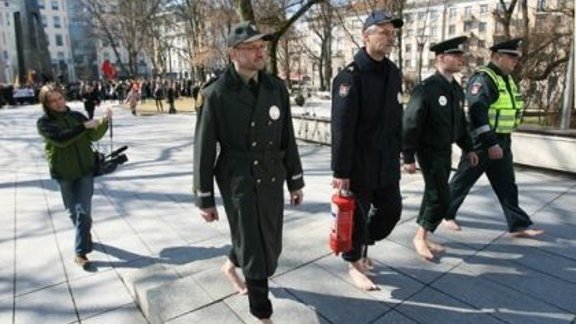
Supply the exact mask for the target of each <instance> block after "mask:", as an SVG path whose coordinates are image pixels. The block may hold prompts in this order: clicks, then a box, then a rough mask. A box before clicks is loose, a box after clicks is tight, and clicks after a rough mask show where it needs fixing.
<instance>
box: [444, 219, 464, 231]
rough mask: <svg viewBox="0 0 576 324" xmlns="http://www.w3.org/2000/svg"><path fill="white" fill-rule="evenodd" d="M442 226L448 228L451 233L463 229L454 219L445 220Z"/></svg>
mask: <svg viewBox="0 0 576 324" xmlns="http://www.w3.org/2000/svg"><path fill="white" fill-rule="evenodd" d="M442 226H444V227H446V228H447V229H449V230H451V231H460V230H461V229H462V228H461V227H460V224H458V222H456V220H454V219H443V220H442Z"/></svg>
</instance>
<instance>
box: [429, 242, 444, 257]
mask: <svg viewBox="0 0 576 324" xmlns="http://www.w3.org/2000/svg"><path fill="white" fill-rule="evenodd" d="M426 245H427V246H428V248H429V249H430V252H432V253H433V254H436V253H442V252H444V251H446V247H444V245H442V244H439V243H436V242H432V241H430V240H427V241H426Z"/></svg>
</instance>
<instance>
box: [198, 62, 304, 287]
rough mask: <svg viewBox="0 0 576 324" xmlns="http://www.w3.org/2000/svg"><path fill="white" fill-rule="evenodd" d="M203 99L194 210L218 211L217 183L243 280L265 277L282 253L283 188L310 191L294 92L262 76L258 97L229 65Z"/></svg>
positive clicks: (202, 92) (207, 89) (203, 91)
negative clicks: (292, 104) (298, 136)
mask: <svg viewBox="0 0 576 324" xmlns="http://www.w3.org/2000/svg"><path fill="white" fill-rule="evenodd" d="M200 96H201V99H199V100H203V104H202V109H201V113H200V114H199V116H198V120H197V124H196V136H195V147H194V189H195V195H196V204H197V206H198V207H200V208H208V207H213V206H215V201H214V188H213V178H214V177H216V181H217V183H218V187H219V189H220V193H221V195H222V198H223V202H224V208H225V210H226V214H227V217H228V221H229V223H230V231H231V236H232V244H233V249H234V252H235V254H236V257H237V259H238V262H239V264H240V266H241V267H242V269H243V272H244V275H245V276H246V277H248V278H252V279H264V278H267V277H269V276H271V275H272V274H273V273H274V271H275V269H276V267H277V260H278V256H279V255H280V251H281V249H282V221H283V206H284V192H283V184H284V182H287V185H288V189H289V190H290V191H294V190H298V189H301V188H302V187H304V181H303V173H302V166H301V163H300V157H299V155H298V148H297V146H296V141H295V137H294V130H293V126H292V116H291V112H290V105H289V98H288V92H287V90H286V87H285V85H284V83H283V82H282V81H281V80H279V79H277V78H276V77H273V76H271V75H269V74H265V73H263V72H260V73H259V74H258V95H257V97H256V96H255V95H254V94H253V92H251V90H250V88H249V86H248V85H247V84H245V82H244V81H243V80H242V79H241V78H240V76H239V75H238V74H237V73H236V71H235V69H234V67H233V66H232V65H231V66H229V67H228V68H227V70H226V71H225V72H224V73H223V74H222V75H221V76H220V77H219V78H218V79H216V80H215V81H214V82H212V83H211V84H210V85H208V86H206V87H205V88H204V89H202V90H201V92H200ZM217 145H219V150H218V149H217Z"/></svg>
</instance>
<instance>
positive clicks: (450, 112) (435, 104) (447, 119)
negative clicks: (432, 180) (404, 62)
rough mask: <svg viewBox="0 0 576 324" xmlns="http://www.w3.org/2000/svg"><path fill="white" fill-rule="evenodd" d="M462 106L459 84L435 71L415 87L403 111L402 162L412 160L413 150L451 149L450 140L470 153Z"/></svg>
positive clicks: (469, 139)
mask: <svg viewBox="0 0 576 324" xmlns="http://www.w3.org/2000/svg"><path fill="white" fill-rule="evenodd" d="M463 106H464V91H463V90H462V87H461V86H460V85H459V84H458V82H456V81H455V80H453V81H452V82H449V81H448V80H446V78H445V77H443V76H442V75H441V74H440V73H438V72H436V73H435V74H434V75H432V76H430V77H428V78H427V79H425V80H424V81H423V82H422V83H421V84H419V85H418V86H416V88H415V89H414V92H413V93H412V96H411V97H410V102H409V103H408V106H407V107H406V111H405V112H404V125H403V136H402V140H403V148H402V150H403V157H404V162H405V163H413V162H414V161H415V159H414V154H415V153H416V152H431V151H437V152H451V148H452V143H454V142H456V143H457V144H458V146H460V148H462V149H463V150H464V152H470V151H471V150H472V139H471V137H470V135H469V134H468V131H467V128H466V116H465V114H464V110H463V109H462V107H463Z"/></svg>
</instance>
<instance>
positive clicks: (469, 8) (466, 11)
mask: <svg viewBox="0 0 576 324" xmlns="http://www.w3.org/2000/svg"><path fill="white" fill-rule="evenodd" d="M464 16H466V17H470V16H472V6H467V7H464Z"/></svg>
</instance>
